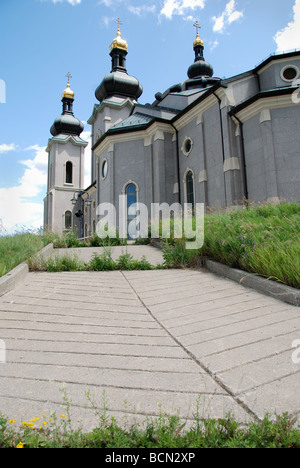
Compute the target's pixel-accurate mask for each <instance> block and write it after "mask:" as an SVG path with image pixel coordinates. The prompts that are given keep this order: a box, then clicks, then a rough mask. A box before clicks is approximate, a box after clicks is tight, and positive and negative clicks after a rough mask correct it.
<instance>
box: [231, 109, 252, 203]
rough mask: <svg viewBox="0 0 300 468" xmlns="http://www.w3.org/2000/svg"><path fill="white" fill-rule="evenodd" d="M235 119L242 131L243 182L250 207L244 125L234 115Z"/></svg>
mask: <svg viewBox="0 0 300 468" xmlns="http://www.w3.org/2000/svg"><path fill="white" fill-rule="evenodd" d="M233 118H234V119H236V121H237V122H238V123H239V125H240V129H241V143H242V154H241V161H242V166H243V182H244V189H245V199H246V206H248V199H249V191H248V180H247V166H246V152H245V138H244V124H243V122H242V121H241V120H240V119H239V118H238V117H237V116H236V115H233Z"/></svg>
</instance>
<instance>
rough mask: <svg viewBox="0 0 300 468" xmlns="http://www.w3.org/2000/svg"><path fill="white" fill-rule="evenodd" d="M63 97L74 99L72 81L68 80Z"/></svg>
mask: <svg viewBox="0 0 300 468" xmlns="http://www.w3.org/2000/svg"><path fill="white" fill-rule="evenodd" d="M62 98H69V99H74V98H75V93H74V91H72V90H71V87H70V83H69V82H68V84H67V87H66V89H65V90H64V91H63V93H62Z"/></svg>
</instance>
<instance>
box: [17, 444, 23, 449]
mask: <svg viewBox="0 0 300 468" xmlns="http://www.w3.org/2000/svg"><path fill="white" fill-rule="evenodd" d="M16 448H17V449H22V448H24V442H19V443H18V445H17V447H16Z"/></svg>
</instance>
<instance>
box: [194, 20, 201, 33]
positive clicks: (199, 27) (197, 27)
mask: <svg viewBox="0 0 300 468" xmlns="http://www.w3.org/2000/svg"><path fill="white" fill-rule="evenodd" d="M194 26H195V28H196V29H197V34H199V29H201V26H200V24H199V23H198V21H196V23H195V24H194Z"/></svg>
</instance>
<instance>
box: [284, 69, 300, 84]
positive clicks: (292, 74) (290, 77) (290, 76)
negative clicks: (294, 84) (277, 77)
mask: <svg viewBox="0 0 300 468" xmlns="http://www.w3.org/2000/svg"><path fill="white" fill-rule="evenodd" d="M299 74H300V72H299V68H298V67H296V66H294V65H289V66H287V67H285V68H283V69H282V70H281V78H282V79H283V80H284V81H288V82H291V81H294V80H296V79H297V78H298V77H299Z"/></svg>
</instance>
